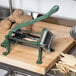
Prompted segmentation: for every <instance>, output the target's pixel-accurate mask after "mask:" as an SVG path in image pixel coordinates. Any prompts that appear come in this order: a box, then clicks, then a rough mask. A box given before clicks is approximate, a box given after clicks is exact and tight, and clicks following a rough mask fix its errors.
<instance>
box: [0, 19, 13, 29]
mask: <svg viewBox="0 0 76 76" xmlns="http://www.w3.org/2000/svg"><path fill="white" fill-rule="evenodd" d="M11 24H12V23H11V22H10V21H9V20H8V19H4V20H2V21H1V22H0V26H1V27H2V28H3V29H9V28H10V27H11Z"/></svg>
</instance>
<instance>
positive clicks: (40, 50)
mask: <svg viewBox="0 0 76 76" xmlns="http://www.w3.org/2000/svg"><path fill="white" fill-rule="evenodd" d="M42 50H43V48H41V47H39V54H38V59H37V62H36V63H37V64H41V63H42Z"/></svg>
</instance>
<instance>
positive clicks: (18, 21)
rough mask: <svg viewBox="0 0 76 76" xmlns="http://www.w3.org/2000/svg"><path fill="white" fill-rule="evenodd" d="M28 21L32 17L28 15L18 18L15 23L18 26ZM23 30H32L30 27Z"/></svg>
mask: <svg viewBox="0 0 76 76" xmlns="http://www.w3.org/2000/svg"><path fill="white" fill-rule="evenodd" d="M29 20H32V17H31V16H29V15H22V16H18V17H16V18H15V22H16V23H18V24H20V23H23V22H27V21H29ZM25 29H27V30H29V31H31V30H32V25H30V26H26V27H25Z"/></svg>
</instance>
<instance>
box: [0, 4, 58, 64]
mask: <svg viewBox="0 0 76 76" xmlns="http://www.w3.org/2000/svg"><path fill="white" fill-rule="evenodd" d="M58 10H59V6H58V5H55V6H54V7H53V8H52V9H51V10H50V11H49V12H48V13H46V14H45V15H43V16H41V17H38V18H37V19H34V20H31V21H27V22H24V23H21V24H19V25H17V26H15V27H14V28H12V30H10V32H9V33H8V35H6V36H5V40H4V41H3V42H2V43H1V46H2V47H4V48H6V52H4V53H3V55H8V54H9V52H10V43H11V41H10V40H9V37H11V36H12V33H13V32H16V31H17V30H19V29H21V28H22V27H25V26H29V25H30V24H34V23H36V22H38V21H41V20H43V19H46V18H48V17H49V16H50V15H52V14H53V13H55V12H57V11H58ZM43 31H45V29H44V30H43ZM42 34H43V32H42ZM42 34H41V35H42ZM25 36H26V35H25ZM41 37H42V36H41ZM41 37H40V39H39V41H38V42H30V43H32V44H34V45H37V46H38V48H39V55H38V60H37V63H38V64H41V63H42V60H41V59H42V47H41V46H40V40H41ZM20 39H22V38H21V37H20ZM13 43H14V42H13Z"/></svg>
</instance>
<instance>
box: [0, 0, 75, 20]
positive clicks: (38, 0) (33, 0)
mask: <svg viewBox="0 0 76 76" xmlns="http://www.w3.org/2000/svg"><path fill="white" fill-rule="evenodd" d="M12 1H13V7H15V8H21V9H24V10H30V11H34V12H39V13H45V12H47V11H48V10H50V8H51V7H52V6H53V5H59V6H60V9H59V11H58V12H57V13H56V14H54V15H53V16H55V17H59V18H66V19H72V20H76V1H75V0H12ZM0 5H2V6H9V4H8V0H0Z"/></svg>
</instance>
